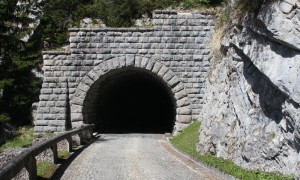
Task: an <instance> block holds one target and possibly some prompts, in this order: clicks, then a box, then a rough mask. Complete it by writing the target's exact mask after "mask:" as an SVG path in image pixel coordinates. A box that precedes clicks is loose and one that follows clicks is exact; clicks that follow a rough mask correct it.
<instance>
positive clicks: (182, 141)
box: [170, 121, 293, 180]
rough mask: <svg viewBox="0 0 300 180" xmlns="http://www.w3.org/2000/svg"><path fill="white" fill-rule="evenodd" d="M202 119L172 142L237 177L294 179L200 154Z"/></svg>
mask: <svg viewBox="0 0 300 180" xmlns="http://www.w3.org/2000/svg"><path fill="white" fill-rule="evenodd" d="M200 125H201V122H200V121H195V122H194V123H192V124H191V125H190V126H189V127H187V128H186V129H185V130H183V132H182V133H181V134H179V135H177V136H176V137H174V138H172V139H170V141H171V143H172V144H173V145H174V146H175V147H176V148H178V149H179V150H181V151H183V152H185V153H187V154H189V155H191V156H192V157H194V158H195V159H198V160H200V161H202V162H203V163H205V164H208V165H210V166H212V167H215V168H217V169H219V170H221V171H223V172H225V173H227V174H230V175H232V176H234V177H236V178H240V179H245V180H253V179H259V180H289V179H291V180H292V179H293V177H292V176H283V175H281V174H279V173H278V174H277V173H266V172H262V171H258V170H246V169H243V168H241V167H239V166H237V165H236V164H234V163H233V162H232V161H230V160H226V159H223V158H220V157H216V156H214V155H200V154H199V153H197V151H196V145H197V143H198V138H199V127H200Z"/></svg>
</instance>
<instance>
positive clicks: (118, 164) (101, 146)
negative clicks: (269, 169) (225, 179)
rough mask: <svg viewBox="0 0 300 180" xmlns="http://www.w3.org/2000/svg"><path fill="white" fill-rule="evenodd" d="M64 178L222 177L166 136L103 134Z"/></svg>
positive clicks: (136, 179) (76, 161)
mask: <svg viewBox="0 0 300 180" xmlns="http://www.w3.org/2000/svg"><path fill="white" fill-rule="evenodd" d="M61 179H66V180H76V179H78V180H84V179H89V180H90V179H97V180H98V179H105V180H110V179H111V180H123V179H124V180H127V179H130V180H141V179H143V180H144V179H147V180H148V179H153V180H154V179H155V180H159V179H162V180H167V179H176V180H184V179H186V180H188V179H214V180H217V179H221V178H220V177H218V176H216V175H215V174H213V173H212V172H210V171H209V170H207V169H206V168H203V167H202V166H199V165H198V164H196V163H194V162H192V161H189V160H188V159H186V158H184V157H182V156H180V155H179V154H178V153H176V152H175V151H174V150H172V148H170V146H169V145H168V143H167V142H166V140H165V136H164V135H159V134H155V135H151V134H147V135H145V134H126V135H124V134H122V135H109V134H105V135H101V136H100V137H99V138H98V139H97V140H95V141H94V142H93V143H92V144H90V145H89V146H88V147H87V148H85V149H84V150H83V151H82V152H81V153H80V154H79V155H78V156H77V157H76V158H75V159H74V160H73V161H72V162H71V164H70V165H69V166H68V168H67V169H66V170H65V172H64V173H63V175H62V177H61Z"/></svg>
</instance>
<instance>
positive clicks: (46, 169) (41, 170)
mask: <svg viewBox="0 0 300 180" xmlns="http://www.w3.org/2000/svg"><path fill="white" fill-rule="evenodd" d="M56 169H57V166H56V165H55V164H53V163H51V162H49V161H39V162H37V175H38V176H39V177H41V178H44V179H50V178H51V177H52V176H53V174H54V172H55V170H56Z"/></svg>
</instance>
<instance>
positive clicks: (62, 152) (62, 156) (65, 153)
mask: <svg viewBox="0 0 300 180" xmlns="http://www.w3.org/2000/svg"><path fill="white" fill-rule="evenodd" d="M57 154H58V158H60V159H68V157H70V152H69V151H66V150H58V151H57Z"/></svg>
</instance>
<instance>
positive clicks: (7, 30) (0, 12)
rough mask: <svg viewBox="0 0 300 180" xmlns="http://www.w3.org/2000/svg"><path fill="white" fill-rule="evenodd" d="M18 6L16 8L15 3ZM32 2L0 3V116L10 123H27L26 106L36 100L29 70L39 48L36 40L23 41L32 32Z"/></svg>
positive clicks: (35, 82)
mask: <svg viewBox="0 0 300 180" xmlns="http://www.w3.org/2000/svg"><path fill="white" fill-rule="evenodd" d="M18 2H19V3H20V4H19V5H18V4H17V3H18ZM32 3H35V1H32V2H31V3H29V2H28V3H27V1H26V2H25V1H17V0H2V1H1V2H0V19H1V21H0V59H1V62H0V72H1V73H0V88H1V89H4V92H3V97H2V98H1V99H0V114H3V113H7V114H9V116H10V117H11V120H12V121H13V122H14V123H17V120H20V119H22V120H21V122H18V124H22V123H24V122H25V123H28V122H29V121H30V120H29V119H30V111H29V110H30V107H31V104H32V102H34V101H36V100H37V98H38V97H37V96H38V92H39V91H38V87H39V86H40V83H39V80H38V79H36V78H35V77H34V76H33V75H32V73H31V70H32V69H33V68H34V67H35V65H36V63H37V62H39V61H40V59H41V54H40V49H39V48H40V47H39V46H38V44H39V42H38V41H36V39H33V38H30V39H28V41H27V42H26V41H24V39H23V38H24V37H25V35H27V34H30V32H31V31H32V30H33V29H32V27H31V26H30V24H31V23H33V22H34V20H33V19H31V18H29V14H33V13H34V12H33V11H32V10H31V9H30V8H29V7H30V6H31V5H32Z"/></svg>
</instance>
